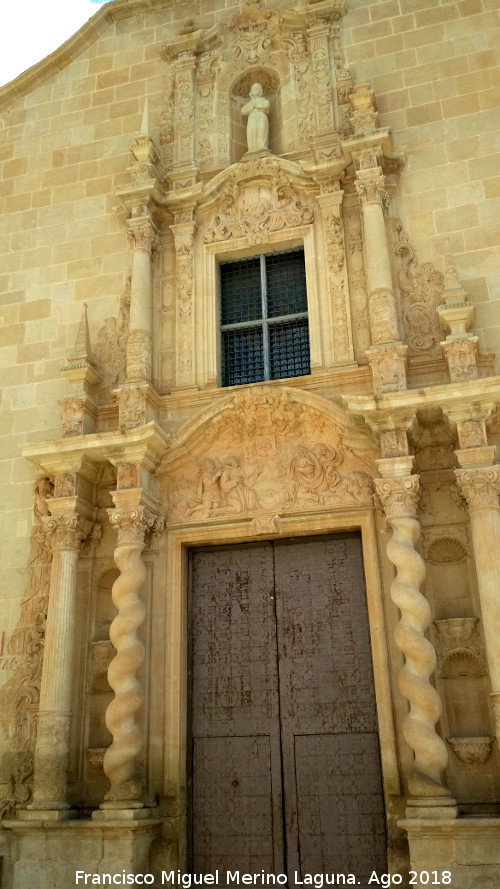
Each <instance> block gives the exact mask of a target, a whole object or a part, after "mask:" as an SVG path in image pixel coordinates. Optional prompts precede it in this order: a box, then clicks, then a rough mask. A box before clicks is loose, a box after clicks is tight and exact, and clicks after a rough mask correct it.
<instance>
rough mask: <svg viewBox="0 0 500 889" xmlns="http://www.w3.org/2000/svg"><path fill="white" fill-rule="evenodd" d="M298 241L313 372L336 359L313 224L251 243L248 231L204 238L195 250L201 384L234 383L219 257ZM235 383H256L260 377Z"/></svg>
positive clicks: (252, 253)
mask: <svg viewBox="0 0 500 889" xmlns="http://www.w3.org/2000/svg"><path fill="white" fill-rule="evenodd" d="M297 247H301V248H302V249H303V250H304V260H305V270H306V290H307V307H308V319H309V350H310V366H311V375H314V374H315V373H320V372H322V371H323V370H325V369H326V367H328V366H329V365H330V364H332V363H333V339H332V333H331V330H332V318H331V312H330V308H329V305H328V301H327V300H326V299H325V295H326V292H327V282H326V277H325V276H324V273H323V272H322V266H321V264H320V260H321V255H320V254H321V250H319V251H318V246H317V244H316V235H315V231H314V226H313V225H301V226H297V227H296V228H294V229H293V230H287V231H278V232H272V233H270V235H269V237H268V238H266V239H265V240H263V241H262V242H261V243H258V244H255V243H254V244H252V245H249V243H248V239H247V238H246V237H245V238H238V239H236V238H235V239H231V238H228V239H227V240H225V241H218V242H215V243H209V244H207V243H203V242H202V243H201V244H199V250H200V252H199V253H197V254H196V255H195V262H196V263H197V265H198V263H199V265H198V268H199V270H200V274H199V276H198V275H197V281H199V282H200V284H201V291H198V293H197V324H196V353H197V359H196V363H197V380H198V385H200V386H201V387H202V388H204V389H215V388H221V389H222V388H224V389H227V391H229V390H230V389H231V388H232V387H231V386H228V387H223V386H222V377H221V366H222V365H221V336H220V287H219V268H218V266H219V263H221V262H227V261H230V260H233V259H234V260H237V259H246V258H248V257H252V256H258V255H260V254H265V253H278V252H281V251H284V250H293V249H294V248H297ZM202 276H203V278H202ZM200 278H202V280H201V281H200ZM321 295H322V297H321ZM284 379H292V380H294V379H303V378H301V377H290V378H287V377H286V378H284ZM264 382H265V381H264ZM279 382H280V381H279V380H269V381H268V382H266V383H265V384H266V385H275V384H279ZM235 385H237V386H241V385H248V386H252V385H262V383H246V384H245V383H241V384H235Z"/></svg>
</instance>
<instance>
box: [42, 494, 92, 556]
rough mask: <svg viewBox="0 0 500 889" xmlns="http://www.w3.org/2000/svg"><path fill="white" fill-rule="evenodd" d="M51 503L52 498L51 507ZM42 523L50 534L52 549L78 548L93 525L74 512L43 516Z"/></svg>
mask: <svg viewBox="0 0 500 889" xmlns="http://www.w3.org/2000/svg"><path fill="white" fill-rule="evenodd" d="M53 504H54V500H52V501H51V507H52V506H53ZM42 523H43V525H44V528H45V530H46V531H48V533H49V535H50V536H49V540H50V545H51V547H52V549H53V550H78V549H79V548H80V544H81V542H82V540H85V538H86V537H87V536H88V535H89V534H90V532H91V530H92V527H93V522H92V521H90V520H89V519H86V518H83V516H81V515H79V514H78V513H76V512H73V513H67V514H61V515H57V514H56V515H50V516H44V517H43V518H42Z"/></svg>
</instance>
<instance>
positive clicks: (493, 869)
mask: <svg viewBox="0 0 500 889" xmlns="http://www.w3.org/2000/svg"><path fill="white" fill-rule="evenodd" d="M398 824H399V826H400V827H402V828H403V829H404V830H405V831H406V833H407V834H408V844H409V848H410V868H411V869H412V870H413V871H415V872H416V874H417V876H416V878H415V879H417V880H418V882H417V883H415V885H416V886H424V885H427V884H429V885H430V883H431V880H430V879H429V876H430V874H431V873H432V871H434V870H437V871H438V876H437V878H436V879H440V880H441V885H444V883H443V880H442V877H441V876H440V875H442V874H443V872H444V871H448V872H449V873H450V883H449V885H450V886H451V887H452V889H475V887H481V889H483V887H484V889H486V887H487V886H488V887H490V886H491V887H493V886H500V818H491V817H487V816H486V817H480V818H470V817H463V818H455V819H453V820H448V821H447V820H444V819H442V820H440V819H436V820H433V819H431V818H422V819H419V818H409V819H404V820H402V821H398ZM420 874H422V878H423V879H422V881H420Z"/></svg>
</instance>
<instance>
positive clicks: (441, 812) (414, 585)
mask: <svg viewBox="0 0 500 889" xmlns="http://www.w3.org/2000/svg"><path fill="white" fill-rule="evenodd" d="M412 463H413V458H412V457H394V458H392V457H390V458H385V459H382V460H378V461H377V464H378V467H379V470H380V473H381V475H382V478H380V479H375V480H374V481H375V487H376V491H377V494H378V496H379V497H380V500H381V502H382V507H383V509H384V512H385V515H386V519H387V522H388V524H389V525H390V527H391V528H392V536H391V538H390V540H389V542H388V544H387V557H388V558H389V560H390V561H391V562H392V564H393V565H394V567H395V568H396V577H395V579H394V580H393V582H392V584H391V598H392V601H393V602H394V604H395V605H396V606H397V607H398V608H399V610H400V612H401V619H400V621H399V623H398V625H397V626H396V629H395V631H394V638H395V641H396V645H397V646H398V648H399V649H400V650H401V651H402V652H403V654H404V657H405V663H404V666H403V668H402V669H401V671H400V673H399V676H398V683H399V688H400V691H401V693H402V694H403V695H404V697H405V698H406V700H407V701H408V703H409V705H410V712H409V713H408V716H407V717H406V718H405V720H404V722H403V735H404V737H405V740H406V742H407V743H408V744H409V746H410V747H411V748H412V750H413V752H414V756H415V759H414V763H413V769H412V771H411V773H410V775H409V778H408V789H409V792H410V796H411V798H410V799H409V800H408V806H407V810H406V814H407V817H432V818H436V817H437V818H439V817H441V818H454V817H456V815H457V808H456V803H455V800H453V799H452V798H451V797H450V795H449V791H448V790H447V788H446V787H445V785H444V783H443V780H442V773H443V771H444V769H445V767H446V765H447V762H448V752H447V750H446V745H445V743H444V741H443V740H442V738H440V737H439V735H437V734H436V730H435V725H436V722H437V721H438V719H439V717H440V715H441V700H440V698H439V695H438V693H437V691H436V690H435V688H434V687H433V686H432V685H431V682H430V676H431V674H432V673H433V671H434V669H435V666H436V652H435V650H434V646H433V645H432V644H431V642H429V640H428V639H427V638H426V637H425V632H426V630H427V629H428V627H429V625H430V622H431V610H430V607H429V603H428V601H427V599H426V598H425V596H423V595H422V593H421V592H420V586H421V584H422V582H423V580H424V577H425V563H424V560H423V559H422V557H421V556H420V554H419V553H418V552H417V550H416V548H415V547H416V544H417V542H418V540H419V538H420V534H421V530H420V522H419V520H418V516H417V510H418V500H419V496H420V488H419V476H418V475H411V474H410V472H411V466H412Z"/></svg>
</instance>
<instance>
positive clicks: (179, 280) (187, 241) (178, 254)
mask: <svg viewBox="0 0 500 889" xmlns="http://www.w3.org/2000/svg"><path fill="white" fill-rule="evenodd" d="M171 229H172V232H173V235H174V242H175V279H176V297H177V299H176V305H177V308H176V319H175V333H176V357H175V360H176V374H175V382H176V386H177V387H179V388H183V389H184V388H188V387H192V386H194V385H195V361H194V359H195V343H194V303H193V287H194V277H193V245H194V232H195V225H194V223H193V222H179V223H178V224H176V225H172V226H171Z"/></svg>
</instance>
